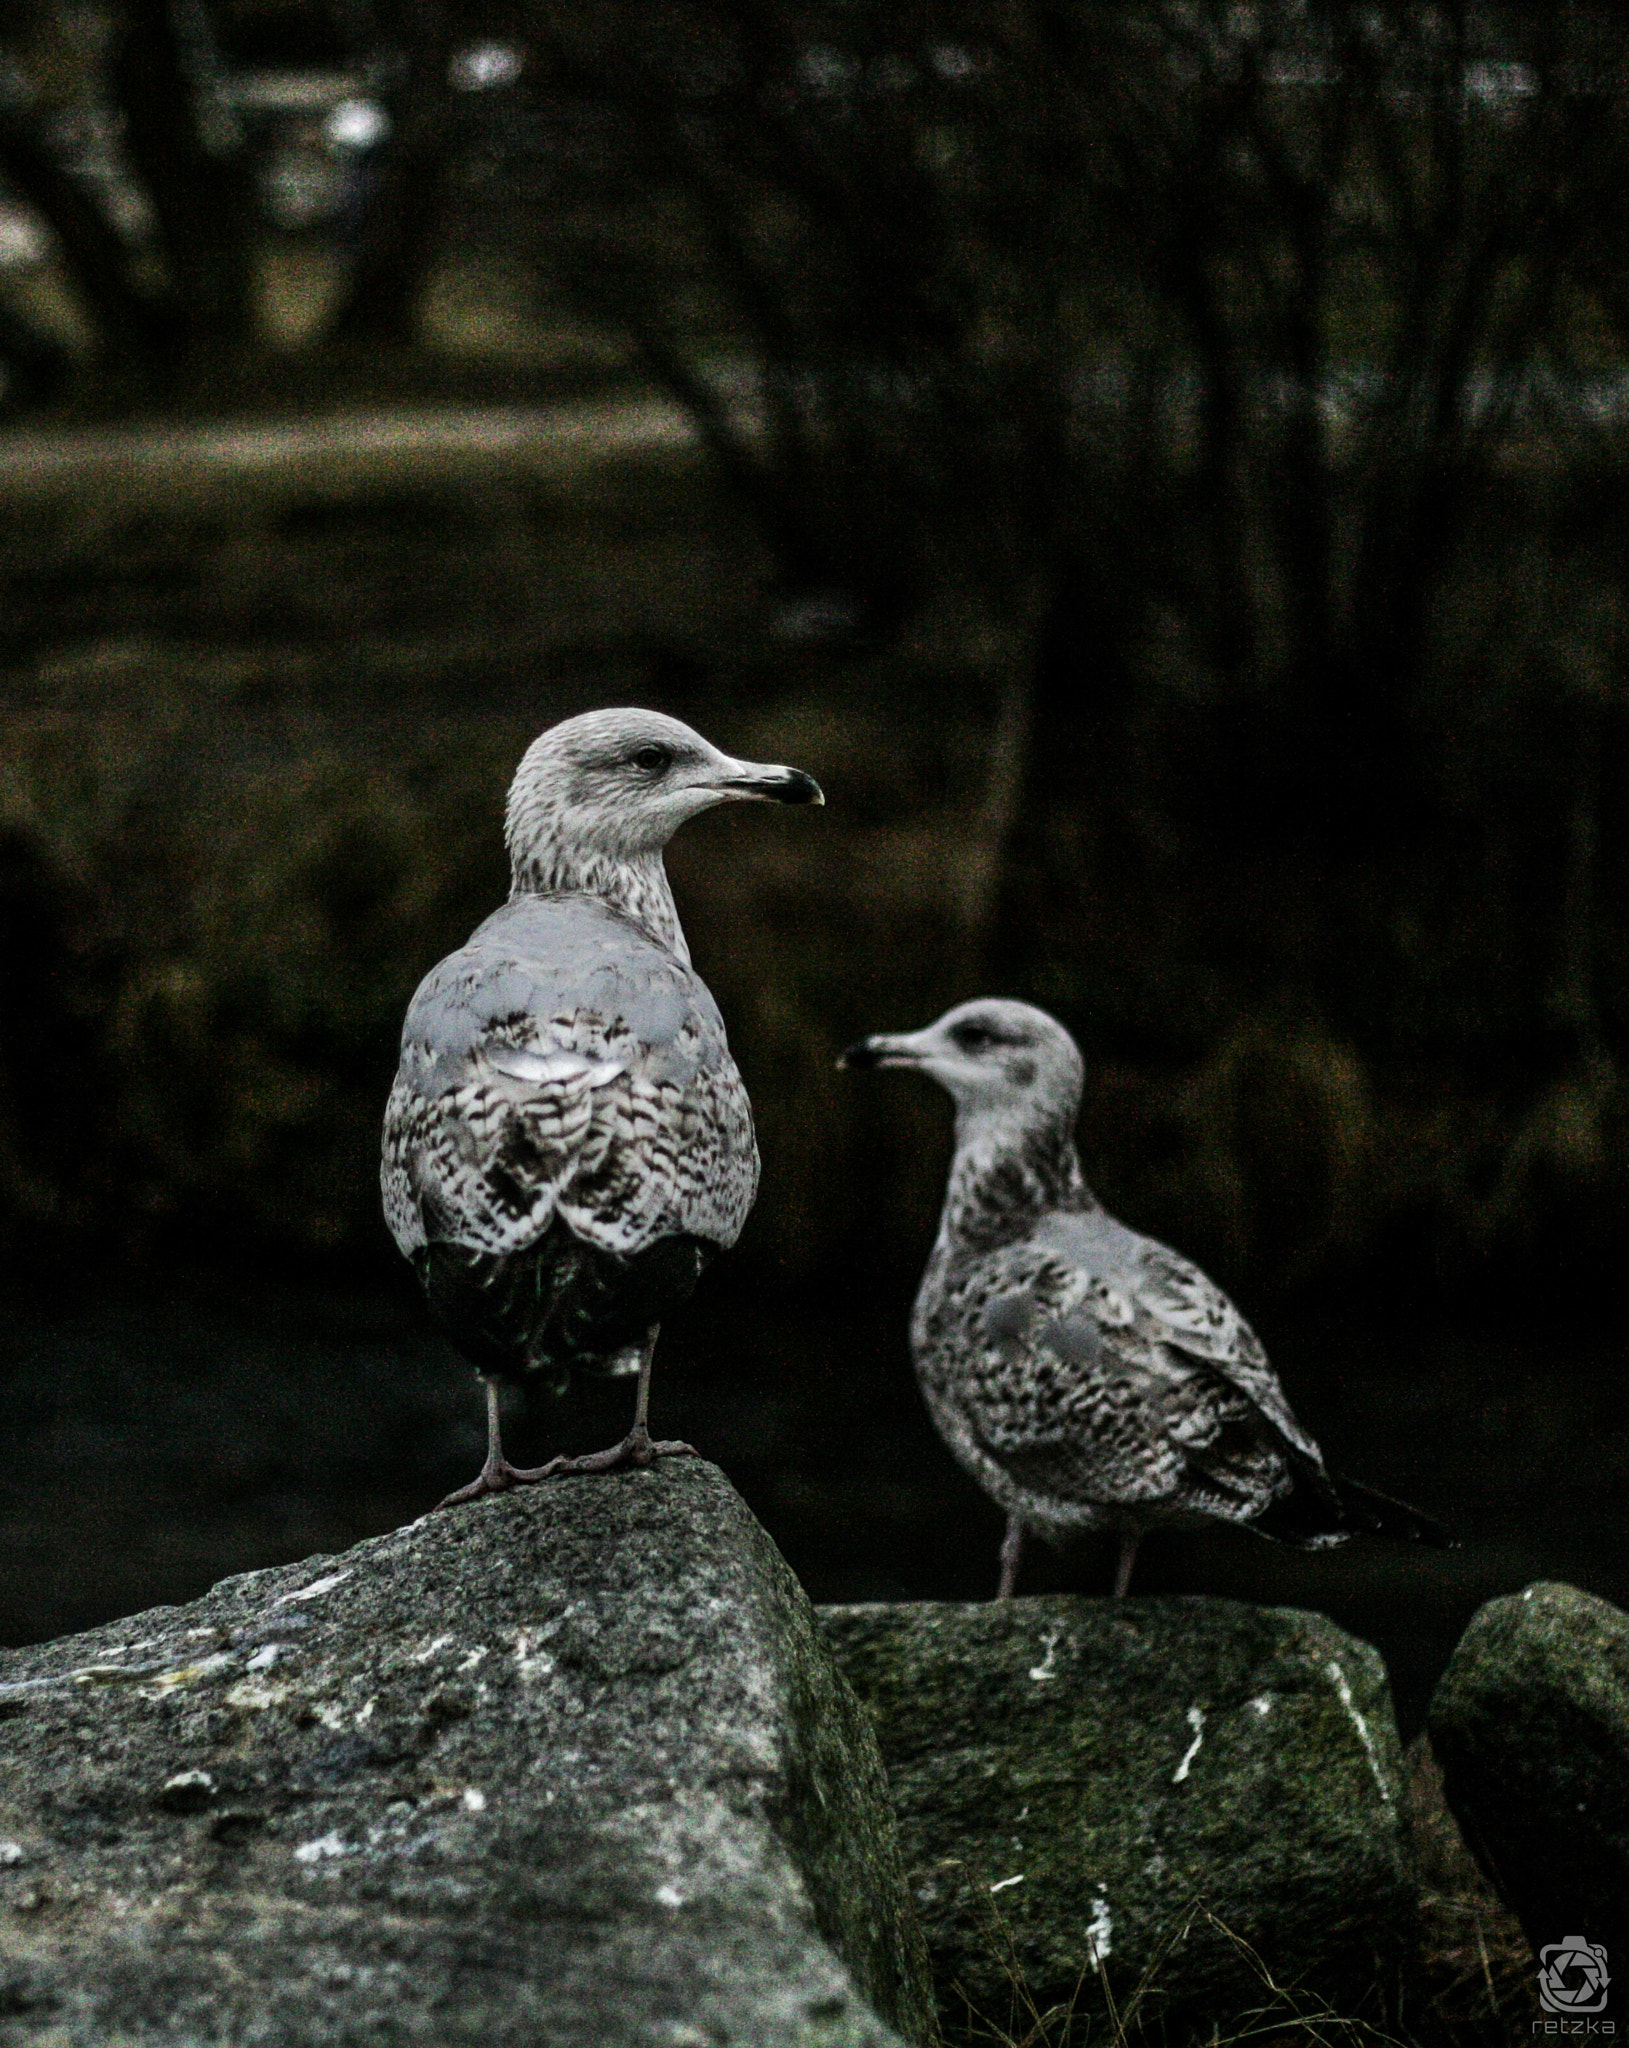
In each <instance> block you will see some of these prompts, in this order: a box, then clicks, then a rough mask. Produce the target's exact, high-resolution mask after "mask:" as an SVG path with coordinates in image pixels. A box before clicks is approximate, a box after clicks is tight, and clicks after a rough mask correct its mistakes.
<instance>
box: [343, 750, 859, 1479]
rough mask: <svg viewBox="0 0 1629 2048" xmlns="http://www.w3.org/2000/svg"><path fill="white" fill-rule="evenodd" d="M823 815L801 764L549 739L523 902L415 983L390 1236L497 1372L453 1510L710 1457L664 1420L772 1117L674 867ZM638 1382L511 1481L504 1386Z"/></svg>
mask: <svg viewBox="0 0 1629 2048" xmlns="http://www.w3.org/2000/svg"><path fill="white" fill-rule="evenodd" d="M743 799H758V800H762V801H767V802H771V803H783V804H819V803H824V802H825V798H824V797H823V796H822V795H821V792H820V786H819V784H818V783H817V782H815V780H814V779H813V777H812V776H808V775H805V774H803V773H802V771H801V770H800V769H797V768H782V767H766V766H763V765H761V764H759V763H758V762H754V761H737V760H733V759H732V758H731V757H730V756H729V755H728V754H723V753H720V752H719V750H718V748H717V747H714V746H711V745H709V743H708V742H707V741H706V740H704V739H703V738H702V737H701V735H700V734H699V733H696V732H692V731H691V729H690V727H689V726H687V725H682V724H680V722H679V721H678V720H677V719H676V718H668V717H664V716H663V715H662V714H661V713H659V712H655V711H641V710H606V711H590V712H586V713H584V714H583V715H582V716H581V717H578V718H568V719H566V720H564V722H563V723H561V724H559V725H555V726H551V727H550V728H549V730H548V731H547V732H545V733H544V734H542V736H541V737H540V738H538V739H536V740H534V741H533V742H532V744H531V746H530V747H529V748H528V749H527V750H526V753H525V755H524V757H523V758H522V760H521V764H520V767H519V768H518V769H517V771H516V773H515V779H514V782H513V784H512V785H511V787H510V791H509V802H508V810H507V815H506V824H505V837H506V840H507V843H508V848H509V859H510V873H511V881H510V891H509V901H508V902H507V903H506V904H505V905H504V906H503V908H502V909H501V910H497V911H494V912H493V914H492V916H490V917H489V918H488V919H487V920H486V922H485V923H484V924H482V925H481V926H480V927H479V928H478V929H477V930H476V931H475V932H474V934H473V935H472V936H471V937H470V939H469V940H468V942H467V943H466V944H465V945H463V946H461V947H460V948H459V949H458V951H457V952H456V953H451V954H449V955H448V956H447V958H446V959H445V960H443V961H442V962H441V964H440V965H439V966H438V967H435V968H433V969H432V970H431V972H430V973H429V974H428V975H427V976H426V978H425V979H424V981H423V982H422V983H421V984H420V985H419V989H418V992H417V994H416V995H415V996H414V997H413V1000H412V1002H411V1003H410V1004H409V1006H408V1011H407V1020H406V1023H405V1024H404V1026H403V1028H402V1050H401V1062H400V1065H399V1066H398V1068H397V1072H396V1081H395V1085H394V1087H393V1088H392V1089H391V1093H390V1101H389V1104H388V1106H387V1107H386V1110H385V1128H384V1147H383V1161H382V1164H381V1169H380V1185H381V1190H382V1193H383V1197H384V1210H385V1221H386V1223H387V1224H388V1226H389V1228H390V1234H391V1236H392V1237H393V1238H394V1239H395V1241H396V1244H397V1247H398V1249H399V1250H400V1251H401V1252H402V1253H403V1254H404V1255H405V1256H406V1257H407V1258H408V1259H409V1260H411V1261H412V1264H413V1266H414V1268H415V1270H416V1271H417V1273H418V1276H419V1279H420V1281H421V1282H422V1283H423V1286H424V1291H425V1295H426V1297H427V1299H428V1302H429V1305H430V1311H431V1314H432V1315H433V1317H434V1318H435V1320H436V1322H437V1323H439V1325H440V1326H441V1328H442V1330H443V1331H444V1332H445V1333H446V1335H447V1336H448V1337H450V1338H451V1340H452V1342H453V1343H454V1344H455V1345H456V1346H457V1347H458V1349H459V1350H460V1351H462V1352H463V1354H464V1356H465V1357H466V1358H468V1359H469V1360H470V1362H471V1363H472V1364H473V1365H474V1366H475V1368H476V1370H477V1372H479V1373H480V1374H481V1375H482V1376H483V1377H484V1378H485V1380H486V1393H487V1456H486V1462H485V1464H484V1465H483V1466H482V1468H481V1471H480V1473H479V1475H478V1476H477V1477H476V1478H475V1479H474V1480H473V1481H472V1482H471V1483H470V1484H469V1485H468V1486H464V1487H460V1488H459V1490H458V1491H457V1492H456V1493H452V1494H449V1495H448V1496H447V1499H446V1500H445V1501H444V1502H442V1505H443V1506H444V1507H449V1506H452V1505H454V1504H455V1503H457V1502H459V1501H467V1500H475V1499H478V1498H479V1497H480V1496H481V1495H482V1494H486V1493H501V1492H503V1491H505V1490H506V1489H507V1488H509V1487H511V1486H521V1485H530V1484H531V1483H533V1482H534V1481H536V1480H539V1479H544V1478H547V1477H549V1476H550V1475H551V1474H554V1473H567V1472H608V1471H611V1470H613V1469H615V1468H616V1467H618V1466H622V1465H648V1464H649V1463H650V1462H651V1460H652V1459H654V1458H665V1457H677V1456H685V1455H691V1454H692V1453H691V1447H690V1446H689V1445H688V1444H683V1443H676V1442H659V1441H656V1440H653V1439H652V1437H651V1435H650V1431H649V1428H648V1426H647V1416H648V1411H649V1402H650V1368H651V1356H652V1353H653V1351H654V1349H655V1345H656V1336H657V1329H658V1326H659V1325H660V1323H661V1320H662V1318H663V1316H664V1315H666V1314H667V1312H668V1311H669V1310H670V1309H671V1308H673V1307H675V1306H676V1305H677V1304H679V1303H681V1302H683V1301H685V1300H687V1299H688V1298H689V1296H690V1293H691V1291H692V1289H693V1288H694V1287H695V1284H696V1281H697V1279H698V1278H699V1277H700V1275H701V1272H702V1270H703V1268H704V1267H705V1266H706V1265H707V1264H708V1262H709V1260H711V1259H712V1257H713V1256H714V1254H715V1253H717V1252H719V1251H724V1250H727V1249H728V1248H729V1247H730V1246H731V1245H733V1244H734V1242H735V1240H736V1238H737V1237H739V1235H740V1234H741V1226H742V1224H743V1223H745V1221H746V1219H747V1213H748V1211H749V1210H750V1209H751V1207H752V1202H753V1197H754V1195H755V1194H756V1193H757V1189H758V1148H757V1143H756V1141H755V1139H754V1137H753V1129H752V1108H751V1105H750V1104H749V1102H748V1101H747V1092H746V1089H745V1088H744V1087H743V1086H742V1083H741V1076H740V1075H739V1074H738V1073H737V1071H736V1067H735V1062H734V1060H732V1059H731V1057H730V1049H729V1044H728V1041H727V1040H726V1038H725V1035H724V1020H723V1019H722V1018H721V1017H720V1015H719V1013H718V1006H717V1004H716V1003H715V1002H714V1001H713V998H712V996H711V995H710V994H709V993H708V990H707V987H706V984H705V983H704V982H703V981H702V980H701V978H700V976H699V975H697V974H696V973H695V971H694V970H693V968H692V967H691V965H690V949H689V947H688V946H687V945H686V944H685V938H684V932H683V930H682V929H681V927H680V924H679V916H678V911H677V910H676V908H675V907H674V902H673V892H672V890H671V889H670V888H669V886H668V878H667V870H666V868H665V867H664V865H663V862H662V849H663V848H664V847H665V846H666V845H667V842H668V840H669V839H670V838H671V837H672V836H673V834H674V832H676V831H677V830H678V828H679V826H680V825H682V824H683V823H684V821H685V820H686V819H687V818H693V817H695V816H696V815H697V814H698V813H699V812H701V811H705V810H710V809H711V808H712V807H713V805H715V804H722V803H731V802H739V801H741V800H743ZM578 1369H583V1370H587V1371H591V1372H601V1373H611V1374H620V1373H637V1374H638V1376H639V1391H638V1397H637V1401H636V1404H635V1410H634V1421H633V1427H632V1428H631V1429H630V1430H629V1432H628V1434H627V1435H626V1436H625V1437H624V1438H623V1439H622V1441H621V1442H620V1443H618V1444H614V1445H613V1446H612V1447H611V1448H610V1449H609V1450H607V1451H596V1452H592V1453H590V1454H589V1455H587V1456H584V1457H577V1458H566V1457H558V1458H553V1459H551V1460H549V1462H548V1463H547V1464H545V1465H540V1466H538V1467H536V1468H535V1469H532V1470H526V1469H522V1468H520V1467H518V1466H515V1465H511V1464H510V1463H509V1461H508V1459H507V1458H505V1456H504V1454H503V1443H502V1440H501V1435H500V1430H499V1416H498V1383H499V1382H500V1381H503V1380H525V1379H526V1378H528V1377H530V1376H532V1375H537V1376H539V1378H540V1379H541V1381H542V1382H543V1383H545V1384H546V1385H548V1386H549V1387H550V1388H551V1389H552V1390H554V1391H556V1392H563V1391H564V1389H565V1387H566V1385H567V1383H568V1382H569V1380H570V1377H571V1374H572V1373H573V1371H575V1370H578Z"/></svg>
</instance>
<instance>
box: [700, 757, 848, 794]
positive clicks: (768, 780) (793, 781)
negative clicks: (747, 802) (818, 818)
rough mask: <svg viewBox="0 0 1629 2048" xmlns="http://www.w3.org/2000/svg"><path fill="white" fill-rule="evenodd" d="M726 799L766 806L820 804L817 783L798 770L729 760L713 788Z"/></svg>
mask: <svg viewBox="0 0 1629 2048" xmlns="http://www.w3.org/2000/svg"><path fill="white" fill-rule="evenodd" d="M714 787H715V788H717V789H719V790H721V791H723V793H724V794H725V795H726V796H732V797H740V798H743V799H756V800H757V801H758V802H760V803H770V804H823V803H824V802H825V801H826V799H825V796H824V794H823V793H822V791H821V788H820V784H819V783H818V782H816V781H815V779H814V777H813V776H812V775H805V774H804V772H803V770H802V769H801V768H766V767H762V766H760V765H759V763H758V762H756V761H732V762H730V764H729V768H728V771H727V772H726V773H725V774H723V775H721V776H720V777H719V779H718V781H717V783H716V784H715V785H714Z"/></svg>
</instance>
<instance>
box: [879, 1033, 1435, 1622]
mask: <svg viewBox="0 0 1629 2048" xmlns="http://www.w3.org/2000/svg"><path fill="white" fill-rule="evenodd" d="M845 1061H846V1063H847V1064H849V1065H852V1066H918V1067H921V1068H922V1069H923V1070H924V1071H925V1072H927V1073H929V1074H931V1075H933V1077H934V1078H935V1079H936V1080H938V1081H940V1082H941V1084H942V1085H943V1086H945V1087H946V1088H947V1089H948V1090H949V1091H950V1093H951V1095H952V1096H953V1097H954V1099H955V1101H956V1109H957V1116H956V1150H955V1157H954V1160H953V1162H952V1165H951V1171H950V1181H949V1186H948V1189H947V1191H946V1196H945V1204H944V1211H943V1215H942V1217H941V1221H940V1226H939V1233H938V1237H937V1239H936V1241H935V1243H934V1246H933V1251H932V1254H931V1256H930V1257H929V1260H928V1265H927V1270H926V1271H925V1273H924V1274H923V1278H922V1284H921V1288H920V1290H919V1292H918V1294H917V1298H916V1306H915V1309H914V1311H913V1314H912V1318H911V1346H912V1351H913V1354H914V1357H915V1361H916V1368H917V1374H918V1377H919V1379H920V1382H921V1385H922V1390H923V1394H924V1396H925V1398H926V1401H927V1404H928V1408H929V1410H930V1412H931V1414H932V1416H933V1419H934V1422H935V1424H936V1425H937V1427H938V1429H939V1431H940V1433H941V1435H942V1436H943V1437H944V1439H945V1441H946V1443H947V1444H948V1445H949V1446H950V1448H951V1450H952V1451H953V1452H954V1453H955V1455H956V1457H957V1458H958V1460H959V1461H960V1462H961V1463H962V1465H963V1466H964V1467H965V1468H966V1469H967V1470H968V1471H969V1472H970V1473H971V1474H972V1476H973V1477H974V1478H975V1479H976V1480H977V1481H978V1482H979V1484H980V1485H981V1486H982V1487H983V1488H984V1489H985V1491H986V1492H987V1493H989V1494H990V1495H991V1497H992V1498H993V1499H994V1500H995V1501H996V1502H998V1503H999V1505H1000V1506H1002V1507H1003V1508H1004V1509H1006V1511H1007V1512H1008V1514H1009V1516H1010V1517H1012V1518H1013V1520H1014V1534H1013V1535H1012V1537H1010V1539H1009V1540H1010V1541H1011V1542H1012V1543H1013V1544H1014V1546H1015V1547H1014V1559H1016V1541H1017V1536H1016V1530H1017V1528H1019V1527H1021V1528H1022V1529H1027V1530H1032V1531H1034V1532H1035V1533H1037V1534H1039V1535H1043V1536H1046V1537H1049V1538H1052V1539H1054V1540H1056V1539H1058V1538H1062V1537H1066V1536H1068V1535H1070V1534H1072V1533H1074V1532H1077V1531H1083V1530H1090V1529H1106V1530H1112V1531H1114V1532H1115V1533H1117V1534H1118V1535H1120V1536H1121V1537H1122V1538H1123V1539H1126V1540H1127V1541H1129V1542H1130V1543H1132V1544H1134V1543H1135V1541H1136V1539H1137V1538H1139V1537H1140V1536H1141V1535H1142V1534H1143V1533H1145V1532H1146V1531H1147V1530H1148V1529H1150V1528H1152V1527H1154V1526H1156V1525H1158V1524H1162V1523H1163V1524H1171V1523H1176V1524H1182V1523H1194V1522H1198V1521H1203V1520H1205V1519H1209V1518H1216V1519H1220V1520H1223V1521H1229V1522H1238V1523H1242V1524H1245V1525H1247V1526H1249V1527H1251V1528H1253V1529H1255V1530H1257V1531H1258V1532H1260V1533H1261V1534H1264V1535H1269V1536H1273V1537H1276V1538H1278V1539H1279V1540H1281V1541H1287V1542H1292V1543H1297V1544H1301V1545H1306V1546H1318V1545H1323V1544H1329V1543H1339V1542H1342V1541H1344V1540H1345V1539H1346V1537H1348V1536H1349V1535H1351V1534H1352V1533H1353V1532H1354V1531H1355V1530H1357V1529H1359V1528H1381V1527H1386V1528H1393V1529H1396V1530H1397V1531H1398V1532H1399V1533H1404V1534H1411V1535H1415V1536H1420V1537H1423V1538H1425V1539H1426V1540H1440V1532H1437V1531H1435V1530H1434V1529H1433V1528H1432V1525H1430V1524H1429V1523H1427V1522H1425V1520H1424V1518H1423V1517H1419V1516H1416V1515H1414V1513H1413V1511H1412V1510H1411V1509H1406V1508H1403V1507H1402V1506H1401V1504H1400V1503H1394V1502H1390V1501H1387V1500H1385V1499H1384V1497H1383V1496H1379V1495H1376V1494H1373V1493H1371V1492H1369V1490H1368V1489H1366V1488H1362V1487H1358V1486H1356V1485H1355V1484H1354V1483H1352V1482H1350V1481H1346V1480H1342V1479H1338V1478H1336V1477H1334V1476H1332V1475H1331V1474H1330V1473H1329V1471H1328V1470H1327V1469H1326V1467H1325V1464H1324V1460H1323V1457H1322V1454H1321V1453H1320V1451H1319V1449H1318V1446H1317V1445H1316V1444H1315V1443H1314V1442H1313V1440H1312V1439H1311V1437H1309V1436H1308V1435H1307V1433H1306V1431H1305V1430H1304V1429H1302V1428H1301V1426H1300V1424H1299V1423H1298V1422H1297V1421H1296V1419H1295V1417H1294V1415H1293V1414H1292V1413H1291V1412H1290V1408H1289V1404H1288V1403H1287V1401H1286V1400H1285V1398H1284V1393H1283V1389H1282V1388H1281V1387H1280V1386H1279V1383H1278V1379H1277V1377H1276V1375H1275V1374H1274V1372H1273V1370H1272V1368H1271V1366H1269V1364H1268V1362H1267V1358H1266V1354H1265V1353H1264V1352H1263V1350H1262V1347H1261V1344H1260V1343H1259V1341H1258V1340H1257V1338H1256V1336H1255V1333H1254V1332H1253V1331H1252V1330H1251V1328H1250V1326H1249V1324H1248V1323H1246V1322H1245V1320H1244V1318H1243V1317H1242V1316H1241V1315H1240V1314H1239V1312H1238V1310H1237V1309H1236V1308H1235V1307H1234V1305H1233V1304H1232V1302H1231V1301H1229V1300H1228V1298H1227V1296H1226V1295H1225V1294H1223V1293H1222V1291H1221V1289H1220V1288H1219V1287H1217V1286H1216V1285H1215V1283H1214V1282H1213V1281H1211V1280H1209V1279H1207V1278H1206V1276H1205V1275H1204V1274H1203V1273H1201V1272H1200V1271H1199V1269H1198V1268H1197V1267H1195V1266H1193V1265H1191V1264H1190V1263H1189V1262H1188V1261H1187V1260H1186V1259H1184V1258H1182V1257H1181V1256H1180V1255H1179V1254H1178V1253H1176V1252H1174V1251H1172V1250H1171V1249H1170V1248H1169V1247H1168V1246H1166V1245H1163V1244H1159V1243H1157V1242H1156V1241H1155V1240H1154V1239H1152V1238H1148V1237H1143V1236H1141V1235H1140V1234H1139V1233H1138V1232H1136V1231H1134V1230H1131V1229H1128V1228H1127V1226H1126V1225H1125V1224H1123V1223H1119V1222H1117V1221H1116V1220H1115V1219H1114V1218H1113V1217H1112V1216H1110V1215H1109V1214H1108V1212H1107V1211H1106V1210H1105V1209H1104V1208H1103V1206H1102V1205H1101V1203H1099V1202H1098V1200H1097V1199H1096V1197H1095V1196H1094V1195H1093V1194H1092V1192H1091V1191H1090V1189H1089V1188H1088V1187H1087V1186H1086V1183H1085V1181H1084V1180H1083V1178H1082V1176H1081V1171H1080V1165H1079V1160H1078V1158H1077V1156H1076V1152H1075V1144H1074V1137H1073V1128H1074V1120H1075V1115H1076V1111H1077V1109H1078V1107H1079V1101H1080V1090H1081V1062H1080V1054H1079V1051H1078V1050H1077V1048H1076V1046H1075V1044H1074V1041H1073V1040H1072V1039H1071V1038H1070V1036H1069V1034H1068V1033H1067V1032H1066V1031H1065V1030H1064V1029H1063V1027H1062V1026H1061V1025H1060V1024H1058V1023H1057V1022H1056V1020H1055V1019H1053V1018H1051V1017H1048V1016H1047V1015H1046V1014H1045V1013H1044V1012H1043V1011H1040V1010H1035V1009H1033V1008H1031V1007H1030V1006H1029V1005H1027V1004H1023V1003H1011V1002H997V1001H980V1002H974V1003H966V1004H962V1005H960V1006H959V1007H958V1008H957V1009H954V1010H951V1011H949V1012H948V1013H947V1014H946V1015H945V1016H944V1017H942V1018H940V1019H939V1021H938V1022H937V1023H935V1024H932V1025H930V1026H928V1027H927V1029H926V1030H924V1031H920V1032H917V1033H914V1034H908V1035H901V1036H898V1037H889V1036H879V1037H875V1038H870V1039H865V1040H862V1041H861V1043H860V1044H859V1045H858V1046H854V1047H851V1048H850V1050H849V1052H848V1053H847V1054H846V1055H845ZM1125 1574H1126V1575H1129V1556H1128V1561H1127V1563H1126V1566H1125ZM1009 1581H1010V1574H1006V1575H1004V1585H1006V1584H1008V1583H1009Z"/></svg>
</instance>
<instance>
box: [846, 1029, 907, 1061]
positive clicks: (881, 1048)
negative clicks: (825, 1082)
mask: <svg viewBox="0 0 1629 2048" xmlns="http://www.w3.org/2000/svg"><path fill="white" fill-rule="evenodd" d="M922 1057H923V1055H922V1053H920V1052H919V1051H918V1050H917V1048H916V1046H915V1045H913V1044H912V1042H911V1040H910V1039H909V1038H892V1037H890V1036H889V1034H888V1033H887V1032H886V1031H879V1032H876V1033H874V1034H873V1035H872V1036H871V1037H870V1038H861V1039H857V1040H856V1041H855V1042H854V1044H853V1045H850V1046H847V1047H845V1048H844V1050H843V1051H842V1052H840V1053H839V1054H838V1055H837V1064H838V1065H839V1066H840V1067H849V1068H865V1067H914V1066H915V1065H916V1064H917V1062H918V1061H919V1060H921V1059H922Z"/></svg>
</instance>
